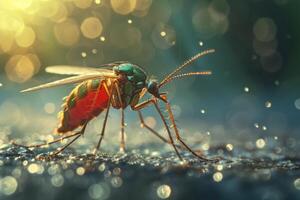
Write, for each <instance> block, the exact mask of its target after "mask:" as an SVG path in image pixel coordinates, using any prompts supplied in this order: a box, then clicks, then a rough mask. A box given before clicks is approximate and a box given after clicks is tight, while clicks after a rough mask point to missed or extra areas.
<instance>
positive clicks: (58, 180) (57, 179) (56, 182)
mask: <svg viewBox="0 0 300 200" xmlns="http://www.w3.org/2000/svg"><path fill="white" fill-rule="evenodd" d="M51 184H52V185H53V186H54V187H61V186H62V185H63V184H64V177H63V176H62V175H61V174H56V175H54V176H52V178H51Z"/></svg>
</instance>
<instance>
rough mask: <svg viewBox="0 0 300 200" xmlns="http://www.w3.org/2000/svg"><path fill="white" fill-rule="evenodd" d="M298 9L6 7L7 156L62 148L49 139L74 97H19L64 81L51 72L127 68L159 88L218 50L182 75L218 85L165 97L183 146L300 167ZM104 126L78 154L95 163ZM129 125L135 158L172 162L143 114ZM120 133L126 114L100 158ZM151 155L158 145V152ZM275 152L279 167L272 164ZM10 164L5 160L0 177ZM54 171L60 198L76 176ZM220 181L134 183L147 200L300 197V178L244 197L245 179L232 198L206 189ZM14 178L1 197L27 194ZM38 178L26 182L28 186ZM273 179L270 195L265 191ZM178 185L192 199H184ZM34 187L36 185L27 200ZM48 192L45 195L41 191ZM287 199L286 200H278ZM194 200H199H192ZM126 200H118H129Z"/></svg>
mask: <svg viewBox="0 0 300 200" xmlns="http://www.w3.org/2000/svg"><path fill="white" fill-rule="evenodd" d="M299 8H300V1H298V0H247V1H240V0H188V1H187V0H159V1H155V0H0V146H2V147H3V146H5V145H7V144H8V143H9V141H11V140H15V141H17V142H20V143H23V144H24V143H32V142H38V141H41V140H43V141H44V140H47V141H51V140H53V138H54V137H55V135H52V132H53V130H54V129H55V128H56V126H57V124H58V120H57V117H56V115H57V113H58V112H59V111H60V105H61V104H62V98H63V97H65V96H66V95H68V94H69V92H70V91H71V90H72V88H74V85H67V86H61V87H57V88H52V89H47V90H42V91H37V92H33V93H26V94H21V93H19V91H20V90H22V89H26V88H28V87H32V86H36V85H39V84H43V83H46V82H50V81H54V80H58V79H60V78H64V77H65V76H60V75H53V74H46V73H45V71H44V69H45V67H46V66H49V65H77V66H78V65H79V66H91V67H99V66H100V65H101V64H103V63H110V62H114V61H118V60H128V61H129V62H131V63H135V64H138V65H139V66H141V67H142V68H144V69H145V70H146V71H147V72H148V76H149V78H154V79H158V80H162V79H163V78H164V77H165V76H166V75H167V74H168V73H170V72H171V71H173V70H174V69H175V67H176V66H178V65H180V64H181V63H183V62H184V61H185V60H186V59H189V58H190V57H192V56H193V55H195V54H197V53H199V52H201V51H203V50H207V49H211V48H213V49H216V52H215V53H214V54H210V55H208V56H206V57H204V58H201V59H199V60H198V61H197V62H195V63H194V64H193V65H192V66H190V67H188V68H187V69H185V71H184V72H189V71H205V70H211V71H212V73H213V74H212V75H211V76H201V77H189V78H186V79H182V80H176V81H174V82H172V83H170V84H168V85H167V86H166V87H164V88H163V91H167V92H168V95H169V99H170V101H171V104H172V109H173V111H174V113H175V117H176V120H177V123H178V125H179V128H180V131H181V134H182V137H183V138H184V139H185V140H186V141H187V143H189V144H191V145H193V147H197V148H200V149H202V150H204V151H205V152H206V153H207V152H210V150H211V151H213V153H212V155H214V154H219V155H222V154H223V153H224V152H233V153H234V155H235V156H239V155H241V154H240V153H241V152H240V151H239V149H246V151H255V152H258V155H266V156H267V157H271V158H274V156H275V157H276V156H282V155H288V156H292V157H293V156H294V157H297V152H299V149H300V145H299V138H300V135H299V131H300V125H299V119H300V93H299V91H298V90H299V88H298V87H299V84H300V79H299V75H300V68H299V64H298V62H299V59H300V58H299V53H300V49H299V48H300V47H299V44H300V33H299V32H300V28H299V27H300V26H299V25H300V24H299V19H300V18H299V17H300V14H299ZM161 106H162V105H161ZM143 113H144V114H145V115H146V116H147V117H146V122H147V123H148V124H149V126H150V127H152V128H154V129H156V130H158V131H160V132H161V133H162V134H166V133H165V130H164V129H163V127H162V124H161V122H160V120H159V118H158V115H157V113H155V112H154V109H153V108H147V109H145V110H144V111H143ZM102 120H103V116H102V115H101V116H99V117H98V118H97V119H95V120H93V121H92V122H91V123H90V125H89V127H88V130H87V132H88V133H87V134H86V136H85V137H84V138H82V139H80V140H79V141H78V142H77V144H76V145H74V146H73V147H77V149H76V148H75V149H76V150H77V151H78V152H80V151H81V152H86V153H89V152H90V150H91V149H92V147H93V145H95V144H94V143H95V141H96V140H97V138H98V134H99V133H100V131H101V126H102ZM126 123H127V127H126V140H127V141H126V142H127V147H128V149H135V148H136V149H141V151H142V152H144V153H146V154H147V152H148V153H149V150H148V149H151V148H152V147H153V148H152V149H153V150H154V151H155V153H154V155H158V154H159V152H162V151H164V150H166V152H168V151H172V149H171V148H169V147H168V146H167V145H164V146H162V145H161V143H160V141H159V140H157V139H156V138H155V137H154V136H153V135H151V134H149V133H148V132H147V131H146V130H144V129H141V128H140V125H139V121H138V118H137V116H136V113H134V112H132V111H131V110H130V109H127V110H126ZM119 124H120V111H118V110H112V112H111V114H110V117H109V121H108V129H107V133H106V136H105V138H104V141H103V149H105V150H104V151H112V152H116V151H118V147H119V131H120V128H119ZM152 143H153V144H156V145H150V144H152ZM218 145H221V146H223V147H224V149H223V150H222V151H217V152H215V151H214V150H215V149H213V148H211V147H213V146H218ZM80 147H81V148H80ZM270 151H271V152H272V153H275V155H274V154H269V153H270ZM264 152H267V153H266V154H264ZM253 155H254V153H253V154H249V153H244V154H243V156H250V157H251V156H253ZM281 158H282V157H281ZM3 163H4V161H2V160H0V167H1V166H2V165H3ZM27 164H28V163H27ZM27 164H25V165H24V162H23V165H24V166H25V168H26V170H27V171H28V172H26V173H27V174H28V173H29V174H36V173H37V174H39V173H40V171H39V169H41V167H42V165H37V164H31V165H29V167H28V168H27ZM30 166H31V167H30ZM51 167H53V166H50V167H49V168H48V173H49V174H50V176H52V178H51V181H50V182H51V184H52V185H53V187H54V188H57V187H58V188H59V187H61V186H62V185H63V184H64V180H65V182H68V181H67V179H68V177H69V175H67V173H69V172H68V171H66V173H65V175H60V174H59V173H56V172H55V173H52V171H53V170H52V168H51ZM54 168H55V167H54ZM2 169H3V170H2V171H1V170H0V176H3V177H4V174H5V175H7V174H10V173H11V172H10V171H9V170H10V169H6V170H8V171H9V173H4V171H5V169H4V168H2ZM42 169H43V170H42V172H41V174H43V171H44V168H42ZM45 169H46V167H45ZM102 169H103V170H102ZM115 169H117V171H116V172H114V171H113V170H111V171H109V170H108V172H107V170H105V166H104V168H103V166H102V167H101V165H100V166H99V171H101V170H102V171H101V172H103V171H104V172H105V173H106V175H105V173H104V176H105V177H106V178H107V177H111V176H110V175H111V173H112V172H113V173H114V174H115V176H116V177H117V178H116V179H111V181H112V182H111V184H112V187H115V186H116V187H120V186H121V185H122V179H118V177H119V174H120V173H119V171H118V170H120V168H115ZM216 169H217V172H216V173H214V174H213V175H212V177H213V178H211V177H208V178H203V179H202V182H201V181H200V179H192V178H191V179H186V177H185V176H183V177H182V176H180V177H178V179H175V178H174V176H172V174H171V175H167V176H166V177H164V178H166V179H164V178H161V177H160V176H159V175H158V176H159V177H156V178H157V179H159V180H156V179H155V180H156V182H154V183H153V182H151V181H153V179H152V177H150V180H149V179H147V180H146V181H145V180H140V179H136V177H135V178H131V179H130V180H131V181H132V183H135V184H136V186H140V187H141V186H142V185H145V186H147V184H145V183H147V181H148V182H151V184H152V186H151V188H150V189H149V188H148V189H149V190H147V193H146V194H149V195H147V199H157V198H160V199H165V198H169V197H170V195H171V192H172V195H171V197H177V199H180V197H182V198H183V197H185V196H189V195H190V197H191V198H190V199H192V196H191V195H192V194H195V195H196V194H197V195H198V196H201V195H203V194H205V195H206V197H210V199H216V198H218V199H220V198H222V197H224V198H225V197H226V198H228V199H230V197H234V198H237V199H241V198H242V197H243V196H239V195H240V194H238V193H234V194H233V193H231V194H230V195H228V194H229V193H228V192H229V191H232V190H230V188H231V189H237V190H238V191H243V192H245V193H244V194H245V195H246V196H247V195H248V198H249V199H251V198H256V197H260V198H261V199H293V198H296V196H295V194H296V192H299V190H300V179H299V173H298V176H296V177H293V176H292V177H289V178H288V179H286V181H288V182H284V180H285V178H286V176H285V175H282V174H281V175H280V174H279V175H278V174H277V175H275V178H274V176H273V174H272V176H273V177H272V179H271V173H272V172H271V171H270V170H269V171H268V170H267V171H262V172H261V171H260V172H259V173H258V172H257V173H255V174H252V175H251V177H252V178H253V177H254V178H253V179H251V178H250V179H251V180H250V181H249V182H247V181H246V182H243V184H244V187H242V188H239V186H240V184H241V182H239V181H245V180H244V179H243V178H245V177H247V176H248V174H247V173H246V174H247V175H246V174H243V175H239V177H238V178H237V179H234V178H232V179H230V175H231V174H230V173H229V175H227V176H226V178H228V176H229V178H228V179H226V183H230V184H226V186H228V187H227V188H226V187H225V189H224V187H222V185H213V186H215V187H211V186H212V185H210V184H212V183H211V182H209V181H208V180H210V181H212V180H213V181H214V182H221V181H222V179H223V174H222V173H221V172H220V171H222V169H223V167H219V168H218V167H217V168H216ZM15 170H16V171H15ZM18 170H19V171H20V168H15V169H14V171H12V173H11V174H12V175H11V176H5V177H4V178H3V179H1V181H0V186H2V189H0V193H2V195H4V196H5V197H7V196H10V195H11V194H13V193H15V191H16V190H17V188H18V191H20V190H22V187H23V190H24V188H26V187H27V186H26V187H25V186H24V185H23V186H22V183H21V182H22V181H21V182H19V183H18V182H17V180H19V178H20V176H21V175H20V176H18V174H20V173H21V172H19V171H18ZM49 170H50V171H49ZM51 170H52V171H51ZM82 170H83V168H82V167H81V168H80V167H78V168H77V169H76V171H75V172H74V173H73V172H72V173H73V175H74V174H77V175H78V176H81V175H83V174H84V171H83V173H82ZM59 172H60V171H59ZM129 172H130V173H131V175H128V177H132V174H135V172H131V171H130V169H129ZM1 173H2V175H1ZM70 173H71V172H70ZM109 173H110V174H109ZM127 173H128V172H127ZM137 173H141V174H142V173H144V171H142V172H137ZM107 174H109V175H107ZM73 175H72V176H71V175H70V177H72V178H73ZM188 176H189V177H198V175H195V174H192V175H191V174H189V175H188ZM128 177H127V178H128ZM261 177H262V179H264V180H265V181H267V182H260V186H261V188H258V189H255V188H256V187H252V186H253V185H251V184H252V183H253V182H251V181H253V180H261V179H260V178H261ZM31 178H32V177H31V176H27V179H26V180H27V183H28V180H31ZM64 178H65V179H64ZM77 178H78V177H77ZM119 178H120V177H119ZM144 178H146V177H144ZM148 178H149V177H148ZM160 178H161V179H163V180H164V181H161V180H160ZM239 178H240V179H239ZM4 179H5V180H4ZM125 179H126V178H125ZM125 179H124V183H123V184H124V185H125V187H123V191H125V193H127V192H128V191H130V192H132V195H134V194H135V193H134V191H131V190H129V189H130V188H131V187H132V185H128V184H127V185H126V183H125ZM207 179H208V180H207ZM224 179H225V175H224ZM274 179H275V181H273V183H274V185H273V186H272V187H271V186H269V185H268V184H269V183H270V182H271V181H272V180H274ZM20 180H25V179H20ZM38 180H39V179H38ZM72 180H73V179H72ZM74 180H77V179H74ZM83 180H84V181H85V182H84V183H85V185H84V184H83V183H82V181H83ZM105 180H108V179H105ZM109 180H110V179H109ZM203 180H204V181H203ZM247 180H248V179H247ZM78 181H80V182H81V184H83V185H84V186H82V187H85V186H86V188H89V189H88V193H87V194H84V195H85V196H78V198H80V197H88V198H91V199H106V198H108V196H109V195H108V196H107V193H105V191H108V189H107V188H109V191H111V190H112V189H111V188H110V187H108V186H107V184H108V183H106V182H102V183H98V184H93V185H91V184H90V183H91V182H92V183H93V181H94V182H95V181H96V180H93V179H91V177H84V178H81V179H79V178H78ZM120 181H121V185H120ZM199 181H200V182H199ZM268 181H269V182H268ZM223 182H225V181H223ZM29 183H31V181H29ZM42 183H45V181H44V182H42ZM180 183H182V184H186V185H187V186H188V187H187V188H190V190H186V191H182V190H181V189H180V188H181V186H180ZM1 184H2V185H1ZM18 184H19V185H18ZM76 184H77V183H75V185H76ZM105 184H106V185H105ZM197 184H198V185H199V184H200V185H202V186H203V187H202V189H200V190H199V188H197V187H196V185H197ZM224 184H225V183H224ZM254 184H257V183H256V182H254ZM3 185H4V186H6V187H4V186H3ZM79 185H80V184H79ZM79 185H77V186H78V187H79V188H80V187H81V186H79ZM14 186H15V187H14ZM38 186H39V182H36V185H34V184H33V185H30V184H29V185H28V188H31V187H32V188H37V187H38ZM73 186H74V185H73ZM77 186H76V187H77ZM126 186H127V187H126ZM223 186H225V185H223ZM207 187H210V188H211V192H212V193H211V194H208V193H206V191H205V189H204V190H203V188H207ZM0 188H1V187H0ZM3 188H6V189H3ZM7 188H8V189H7ZM45 188H47V189H48V187H43V188H42V189H45ZM126 188H127V189H126ZM128 188H129V189H128ZM185 188H186V187H185ZM282 188H285V191H289V193H288V194H287V193H284V192H282V191H280V189H282ZM65 189H66V188H65ZM125 189H126V190H125ZM131 189H132V188H131ZM144 189H145V190H146V188H144ZM43 191H44V190H41V192H40V194H42V193H43ZM97 191H98V192H97ZM99 191H102V193H99ZM195 191H197V193H193V192H195ZM44 192H45V191H44ZM47 192H48V191H47ZM130 192H128V193H130ZM189 192H191V193H189ZM248 192H249V193H248ZM18 194H20V193H18ZM57 194H59V193H57V190H55V189H53V188H52V189H51V192H49V195H50V196H47V195H46V196H47V198H48V199H54V198H55V197H57V196H55V195H57ZM70 194H72V191H71V192H70V191H69V195H70ZM104 194H106V197H105V195H104ZM122 194H123V193H122V192H119V193H114V194H111V195H117V196H118V195H119V196H118V197H123V196H122ZM130 194H131V193H130ZM297 194H299V193H297ZM28 195H30V194H29V193H28ZM31 195H32V194H31ZM66 195H68V194H67V193H65V195H62V196H60V197H61V198H64V197H66ZM99 195H100V196H99ZM139 195H140V197H141V198H142V197H144V195H143V194H139ZM197 195H196V196H197ZM289 195H290V196H289ZM0 196H1V195H0ZM44 196H45V195H44ZM46 196H45V198H46ZM17 197H18V196H17ZM104 197H105V198H104ZM194 197H195V196H194ZM204 197H205V196H204ZM244 197H245V196H244ZM11 198H12V199H13V198H14V196H11ZM21 198H22V197H21V196H19V199H21ZM226 198H225V199H226ZM17 199H18V198H17Z"/></svg>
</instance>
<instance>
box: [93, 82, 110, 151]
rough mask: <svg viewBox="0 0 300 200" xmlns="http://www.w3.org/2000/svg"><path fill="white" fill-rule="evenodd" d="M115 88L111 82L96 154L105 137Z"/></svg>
mask: <svg viewBox="0 0 300 200" xmlns="http://www.w3.org/2000/svg"><path fill="white" fill-rule="evenodd" d="M104 84H106V83H104ZM113 89H114V84H111V89H110V92H109V100H108V105H107V109H106V113H105V118H104V121H103V126H102V131H101V134H100V139H99V141H98V143H97V146H96V148H95V150H94V155H96V154H97V151H98V150H99V148H100V145H101V142H102V139H103V137H104V132H105V128H106V123H107V119H108V114H109V109H110V105H111V100H112V94H113Z"/></svg>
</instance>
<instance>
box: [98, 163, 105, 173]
mask: <svg viewBox="0 0 300 200" xmlns="http://www.w3.org/2000/svg"><path fill="white" fill-rule="evenodd" d="M98 170H99V171H100V172H103V171H104V170H105V163H102V164H101V165H99V167H98Z"/></svg>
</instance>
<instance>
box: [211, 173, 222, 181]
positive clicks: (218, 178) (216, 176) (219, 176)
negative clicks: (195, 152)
mask: <svg viewBox="0 0 300 200" xmlns="http://www.w3.org/2000/svg"><path fill="white" fill-rule="evenodd" d="M213 179H214V181H215V182H221V181H222V179H223V174H222V173H221V172H216V173H214V175H213Z"/></svg>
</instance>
